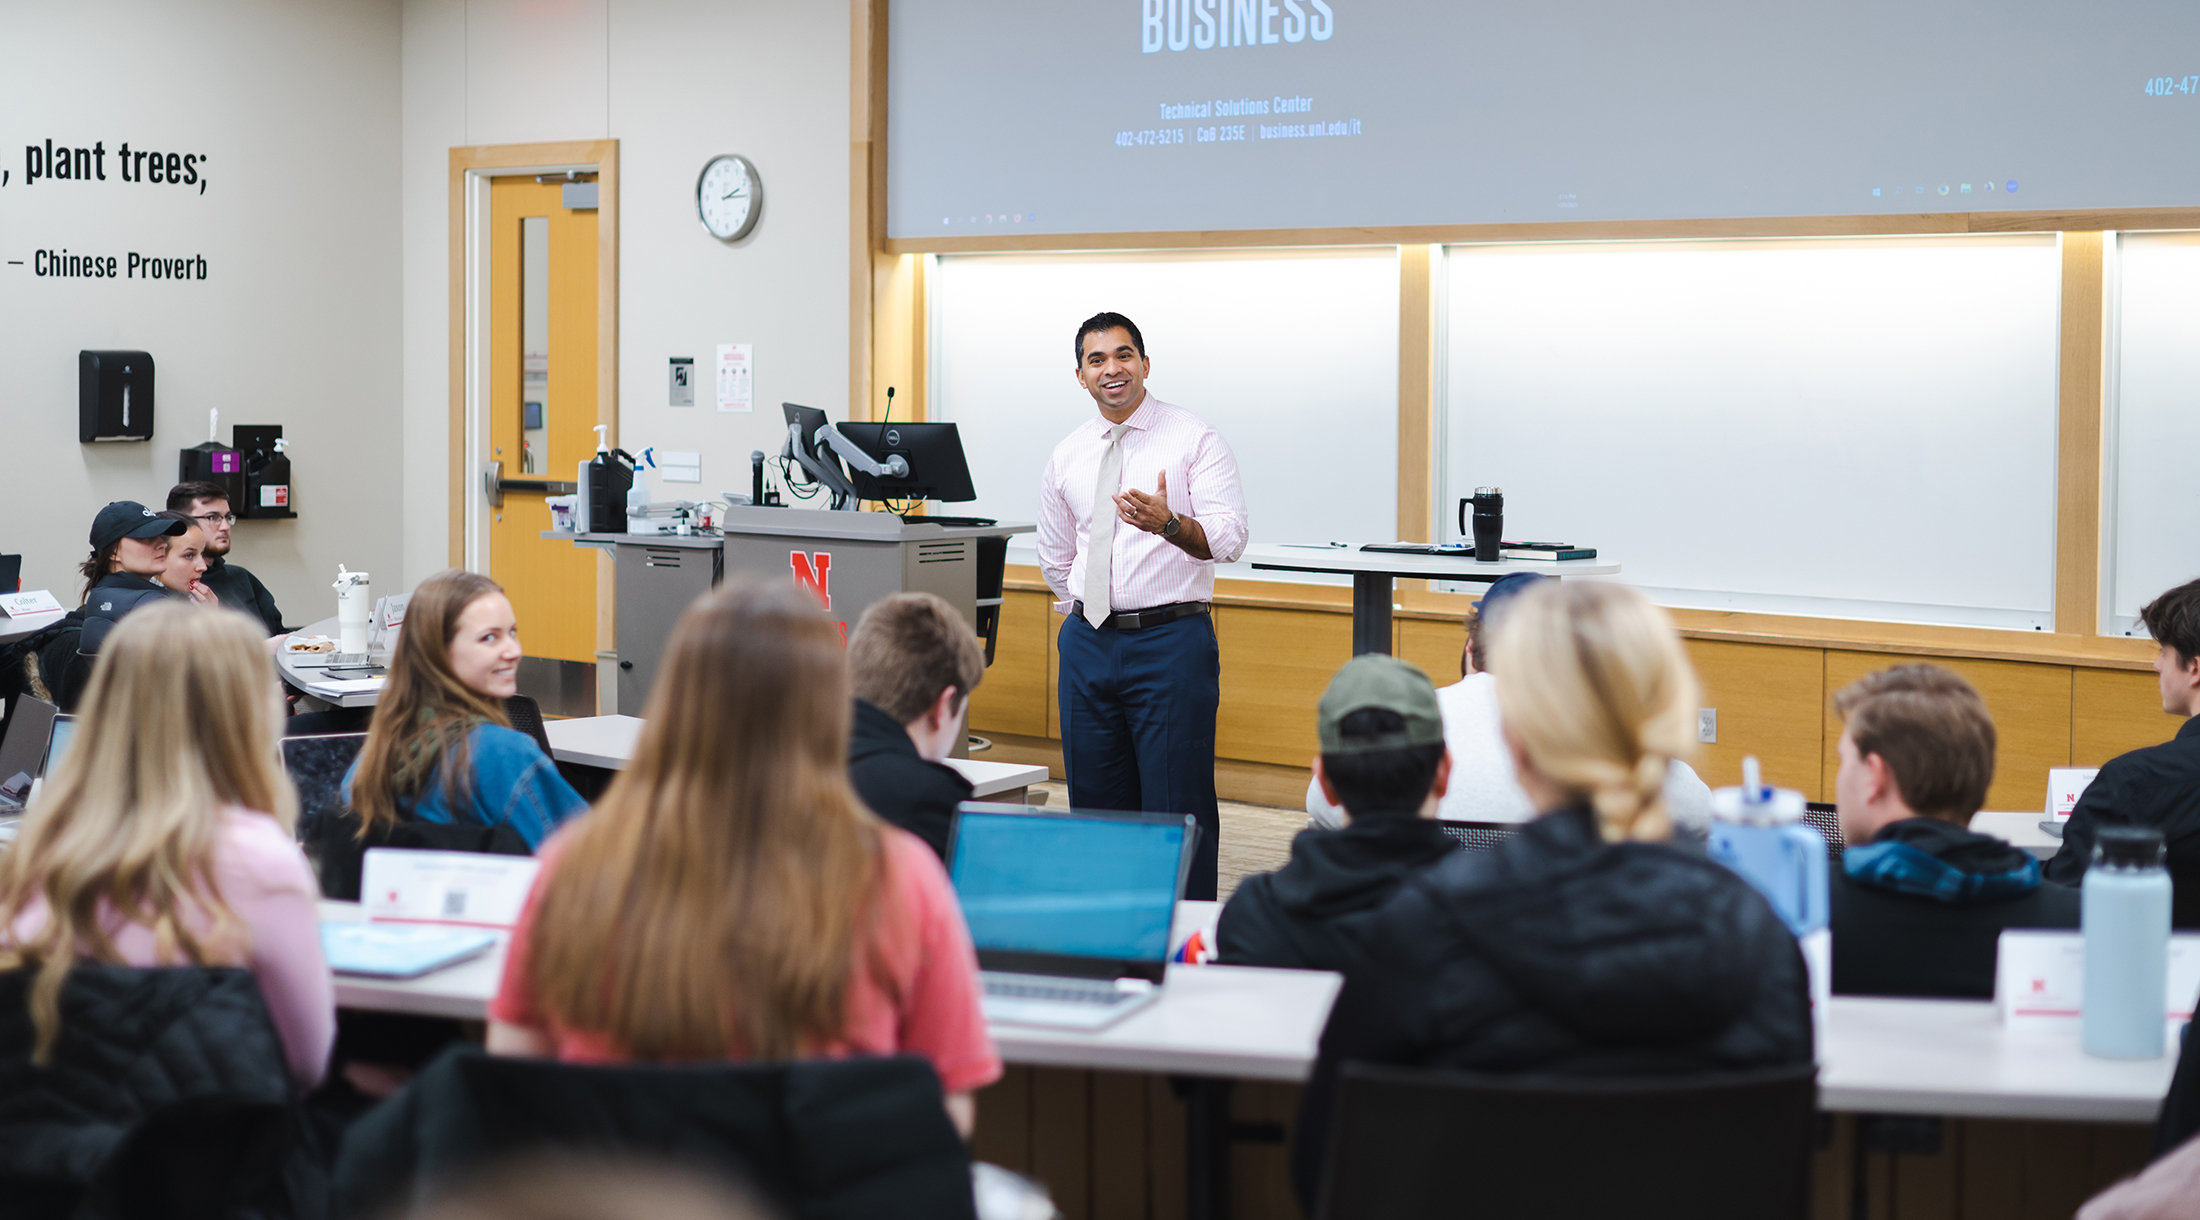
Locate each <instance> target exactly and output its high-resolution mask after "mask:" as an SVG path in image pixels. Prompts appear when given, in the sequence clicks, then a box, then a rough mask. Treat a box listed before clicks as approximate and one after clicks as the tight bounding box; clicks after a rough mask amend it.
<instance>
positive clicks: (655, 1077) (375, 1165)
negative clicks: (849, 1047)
mask: <svg viewBox="0 0 2200 1220" xmlns="http://www.w3.org/2000/svg"><path fill="white" fill-rule="evenodd" d="M527 1152H549V1153H552V1154H554V1155H557V1156H561V1157H574V1156H579V1157H587V1156H590V1155H595V1156H612V1157H617V1156H633V1155H635V1154H637V1153H639V1154H641V1155H644V1156H646V1157H649V1158H651V1159H669V1160H672V1161H674V1162H677V1163H680V1164H684V1165H688V1166H692V1167H693V1168H695V1169H698V1170H701V1171H704V1172H710V1171H712V1170H719V1171H728V1172H730V1173H731V1174H733V1175H735V1176H738V1177H740V1178H743V1179H746V1180H747V1181H748V1182H749V1183H750V1184H751V1185H752V1186H753V1187H754V1188H755V1189H756V1190H757V1191H758V1192H759V1193H761V1194H763V1195H764V1196H765V1197H766V1198H767V1199H769V1200H770V1201H771V1202H772V1203H774V1204H777V1205H778V1208H777V1209H776V1210H775V1211H774V1212H773V1214H775V1215H786V1216H802V1217H805V1218H806V1220H870V1218H871V1217H881V1216H895V1217H901V1216H908V1217H917V1218H922V1220H969V1218H971V1217H972V1216H973V1215H974V1213H973V1207H972V1200H971V1194H970V1159H969V1153H968V1151H967V1150H966V1149H965V1148H964V1147H963V1143H962V1140H961V1139H959V1138H957V1136H956V1135H955V1128H954V1127H953V1125H952V1124H950V1123H949V1121H948V1118H947V1109H946V1106H945V1105H944V1104H943V1103H942V1101H941V1098H940V1082H939V1077H938V1076H936V1075H934V1074H933V1071H932V1065H931V1064H930V1063H928V1062H926V1061H925V1060H924V1059H922V1058H920V1057H918V1056H914V1055H903V1056H899V1057H897V1058H892V1059H874V1058H863V1057H857V1058H851V1059H812V1060H793V1061H781V1062H776V1063H724V1062H720V1063H692V1064H676V1065H643V1064H637V1065H632V1066H625V1065H621V1066H596V1065H581V1064H569V1063H554V1062H550V1061H547V1060H542V1059H509V1058H502V1057H498V1056H492V1055H486V1054H483V1053H482V1052H481V1051H479V1050H476V1049H474V1048H472V1047H461V1048H456V1049H453V1050H451V1051H448V1052H446V1053H445V1054H444V1055H443V1057H441V1058H439V1059H437V1060H436V1061H435V1062H434V1063H432V1064H429V1065H428V1067H427V1068H426V1069H425V1070H423V1071H422V1072H421V1073H420V1075H419V1076H418V1077H416V1078H415V1079H414V1080H413V1082H412V1083H411V1084H409V1085H407V1086H406V1087H405V1090H404V1091H403V1092H401V1093H399V1094H397V1095H396V1096H395V1097H392V1098H390V1099H389V1100H388V1101H387V1102H384V1103H383V1104H382V1105H381V1106H379V1107H377V1108H375V1109H374V1110H372V1111H370V1112H369V1113H367V1114H366V1115H365V1116H364V1117H362V1118H361V1119H360V1120H359V1121H358V1122H357V1123H355V1124H353V1125H352V1127H351V1129H350V1130H349V1131H348V1132H347V1133H346V1134H345V1136H344V1147H343V1151H342V1153H341V1154H340V1155H339V1157H338V1158H337V1164H336V1204H337V1210H338V1213H339V1214H340V1215H344V1216H353V1217H357V1216H369V1215H382V1214H392V1215H394V1214H397V1213H396V1208H397V1207H401V1206H404V1205H406V1204H409V1203H413V1202H415V1201H416V1199H417V1197H418V1195H419V1192H420V1191H421V1190H422V1188H423V1187H424V1186H426V1185H428V1184H430V1183H432V1182H434V1181H436V1180H438V1179H442V1180H446V1181H447V1180H449V1179H450V1178H451V1177H453V1176H456V1175H461V1174H464V1173H466V1172H467V1171H469V1170H473V1169H478V1168H479V1167H481V1166H482V1165H484V1164H486V1163H488V1162H490V1161H492V1160H494V1159H499V1158H502V1157H507V1156H514V1155H519V1154H524V1153H527ZM385 1209H387V1210H386V1211H385Z"/></svg>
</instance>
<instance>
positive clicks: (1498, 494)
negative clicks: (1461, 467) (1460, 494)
mask: <svg viewBox="0 0 2200 1220" xmlns="http://www.w3.org/2000/svg"><path fill="white" fill-rule="evenodd" d="M1470 508H1471V509H1473V510H1474V558H1475V560H1476V561H1477V562H1479V563H1495V562H1496V561H1498V560H1499V559H1502V558H1504V555H1503V554H1502V552H1503V551H1504V547H1505V542H1504V538H1505V489H1504V488H1502V487H1477V488H1475V489H1474V495H1473V496H1472V497H1470V498H1467V499H1463V500H1461V501H1459V532H1460V533H1461V534H1465V533H1466V532H1467V510H1468V509H1470Z"/></svg>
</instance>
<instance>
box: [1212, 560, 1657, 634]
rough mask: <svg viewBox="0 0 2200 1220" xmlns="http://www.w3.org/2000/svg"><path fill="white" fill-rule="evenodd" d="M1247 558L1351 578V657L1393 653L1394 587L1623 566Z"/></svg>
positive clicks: (1276, 568) (1596, 572)
mask: <svg viewBox="0 0 2200 1220" xmlns="http://www.w3.org/2000/svg"><path fill="white" fill-rule="evenodd" d="M1244 558H1245V559H1246V560H1247V561H1248V562H1250V563H1251V564H1252V565H1253V570H1254V571H1256V572H1324V573H1333V574H1343V575H1348V576H1350V577H1351V578H1352V655H1353V656H1359V655H1360V654H1361V653H1363V652H1380V653H1386V654H1387V653H1388V652H1389V651H1390V611H1391V606H1392V602H1391V597H1392V590H1391V582H1392V581H1394V580H1396V579H1398V578H1399V577H1405V578H1408V579H1416V580H1476V581H1482V582H1484V583H1488V582H1490V581H1495V580H1499V579H1502V578H1503V577H1507V576H1511V575H1512V574H1514V573H1515V572H1534V573H1536V574H1538V575H1541V576H1616V575H1618V574H1619V565H1618V564H1616V563H1612V562H1610V561H1608V560H1605V559H1603V558H1597V559H1569V560H1567V561H1565V562H1563V563H1560V562H1555V561H1552V560H1547V559H1545V560H1536V559H1501V560H1496V561H1493V562H1491V563H1483V562H1481V561H1480V560H1477V559H1475V558H1474V557H1472V556H1467V555H1400V554H1396V553H1392V552H1386V551H1363V550H1361V549H1359V547H1357V546H1355V545H1351V544H1348V543H1339V542H1314V543H1295V542H1285V543H1257V544H1255V545H1252V546H1248V547H1246V548H1245V556H1244Z"/></svg>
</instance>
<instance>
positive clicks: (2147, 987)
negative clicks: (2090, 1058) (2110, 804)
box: [2080, 826, 2170, 1059]
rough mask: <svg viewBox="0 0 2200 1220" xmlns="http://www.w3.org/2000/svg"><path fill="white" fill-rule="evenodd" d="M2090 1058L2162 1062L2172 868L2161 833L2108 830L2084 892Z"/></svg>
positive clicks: (2120, 828) (2085, 1021)
mask: <svg viewBox="0 0 2200 1220" xmlns="http://www.w3.org/2000/svg"><path fill="white" fill-rule="evenodd" d="M2080 894H2081V898H2080V902H2081V905H2082V909H2083V915H2082V918H2083V920H2084V924H2085V1015H2084V1018H2083V1028H2084V1045H2085V1053H2086V1054H2088V1055H2099V1056H2101V1057H2102V1058H2104V1059H2159V1058H2161V1056H2162V1027H2163V1024H2164V1022H2165V1021H2166V1020H2167V1012H2166V1010H2167V1008H2168V1006H2169V1005H2168V1000H2169V908H2170V880H2169V871H2168V870H2167V869H2165V868H2164V867H2163V866H2162V832H2160V831H2158V830H2148V829H2144V828H2141V827H2137V826H2104V827H2102V828H2101V830H2100V832H2099V836H2098V837H2097V838H2096V839H2095V840H2094V843H2093V863H2092V864H2091V865H2090V866H2089V867H2087V869H2086V870H2085V885H2084V887H2083V889H2082V890H2081V891H2080Z"/></svg>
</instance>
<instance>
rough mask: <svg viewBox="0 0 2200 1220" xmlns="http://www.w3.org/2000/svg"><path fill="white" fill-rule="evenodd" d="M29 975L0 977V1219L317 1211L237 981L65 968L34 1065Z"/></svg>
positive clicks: (292, 1117) (268, 1050) (312, 1169)
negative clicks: (55, 1024) (53, 1022)
mask: <svg viewBox="0 0 2200 1220" xmlns="http://www.w3.org/2000/svg"><path fill="white" fill-rule="evenodd" d="M32 978H33V972H32V971H30V970H12V971H8V972H6V973H4V974H0V1211H5V1212H6V1214H8V1215H10V1216H18V1215H22V1216H33V1215H51V1216H56V1217H63V1216H68V1215H70V1214H71V1209H72V1208H74V1207H76V1206H77V1204H78V1202H79V1201H80V1200H82V1201H84V1203H85V1205H86V1210H87V1211H88V1212H90V1213H92V1214H118V1215H119V1214H129V1213H131V1212H132V1211H133V1210H134V1208H133V1206H132V1202H131V1200H132V1197H133V1196H134V1195H135V1196H142V1195H143V1194H144V1193H146V1192H151V1193H153V1194H154V1195H155V1196H156V1197H158V1196H160V1195H166V1196H169V1198H170V1199H171V1200H174V1199H179V1198H182V1197H185V1196H191V1197H194V1198H200V1199H205V1198H209V1197H212V1198H221V1197H223V1196H227V1197H228V1199H229V1200H230V1201H231V1202H239V1201H244V1200H249V1201H253V1202H255V1203H256V1205H257V1206H258V1207H259V1208H260V1209H261V1210H262V1211H263V1214H267V1215H270V1216H280V1215H307V1216H318V1215H319V1214H321V1211H322V1208H323V1203H324V1202H325V1197H326V1189H327V1182H326V1178H325V1176H324V1175H323V1174H322V1172H321V1170H320V1169H319V1168H318V1167H317V1164H318V1163H317V1161H316V1160H315V1159H314V1157H313V1156H312V1154H311V1152H310V1151H309V1146H308V1145H307V1144H306V1143H305V1142H304V1139H303V1134H302V1130H303V1129H302V1126H301V1124H300V1123H299V1121H298V1116H297V1111H296V1109H295V1107H294V1105H293V1100H292V1097H291V1091H290V1076H289V1071H288V1069H287V1068H286V1067H285V1064H284V1059H283V1047H282V1043H281V1041H280V1040H279V1039H278V1037H277V1035H276V1033H275V1026H274V1023H273V1022H272V1021H270V1020H269V1019H268V1015H267V1006H266V1004H265V1003H264V1002H263V1001H262V1000H261V998H260V985H259V983H258V981H256V980H255V979H254V978H253V977H252V975H251V974H250V973H249V972H247V971H244V970H228V969H201V968H197V967H175V968H163V969H153V970H139V969H133V968H130V967H126V966H101V965H94V964H91V963H88V962H79V963H78V964H77V965H76V967H75V968H74V969H73V970H71V971H70V972H69V978H68V982H67V983H66V984H64V985H63V987H62V992H61V1038H60V1041H59V1042H58V1043H57V1044H56V1045H55V1047H54V1052H53V1057H52V1058H51V1059H49V1060H48V1061H47V1062H46V1063H45V1064H43V1065H38V1066H34V1065H33V1064H32V1063H31V1050H32V1046H33V1039H34V1031H33V1027H32V1025H31V1020H30V1010H29V993H30V986H31V981H32ZM240 1197H241V1198H240ZM78 1214H79V1215H82V1214H84V1213H78ZM211 1214H228V1209H226V1208H217V1209H214V1210H213V1211H212V1213H211Z"/></svg>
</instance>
